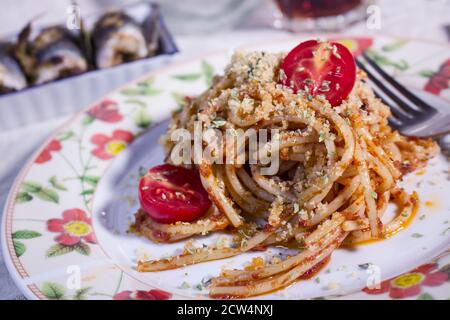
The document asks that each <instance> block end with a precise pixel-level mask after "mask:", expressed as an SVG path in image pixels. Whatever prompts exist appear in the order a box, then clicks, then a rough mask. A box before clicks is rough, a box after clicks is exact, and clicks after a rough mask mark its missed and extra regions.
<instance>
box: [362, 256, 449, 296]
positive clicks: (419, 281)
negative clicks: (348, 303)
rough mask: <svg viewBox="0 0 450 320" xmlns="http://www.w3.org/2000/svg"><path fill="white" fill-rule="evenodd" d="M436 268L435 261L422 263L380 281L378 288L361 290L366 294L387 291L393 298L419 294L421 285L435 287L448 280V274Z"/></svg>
mask: <svg viewBox="0 0 450 320" xmlns="http://www.w3.org/2000/svg"><path fill="white" fill-rule="evenodd" d="M436 268H437V264H436V263H429V264H424V265H423V266H420V267H418V268H417V269H414V270H411V271H410V272H407V273H404V274H402V275H400V276H398V277H395V278H392V279H390V280H385V281H383V282H381V285H380V288H378V289H369V288H364V289H363V291H364V292H366V293H368V294H383V293H387V292H389V296H390V297H391V298H393V299H401V298H407V297H414V296H417V295H419V294H420V292H421V291H422V286H428V287H435V286H439V285H441V284H443V283H444V282H446V281H447V280H448V274H447V273H445V272H441V271H434V270H435V269H436Z"/></svg>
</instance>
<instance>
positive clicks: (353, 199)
mask: <svg viewBox="0 0 450 320" xmlns="http://www.w3.org/2000/svg"><path fill="white" fill-rule="evenodd" d="M362 50H367V53H368V54H370V55H371V56H372V57H374V58H375V60H376V61H378V62H379V64H380V65H382V67H383V68H385V69H386V70H387V71H389V72H390V73H392V74H393V75H394V77H396V78H397V79H399V81H402V83H403V84H404V85H405V86H407V87H408V88H410V89H411V90H415V91H416V92H419V91H420V92H426V91H428V92H429V93H428V94H434V95H437V96H439V98H440V99H443V100H446V99H450V92H449V91H448V90H447V88H445V87H442V86H441V87H439V85H440V84H442V82H439V81H436V80H435V78H436V77H438V76H440V72H441V70H443V69H442V68H444V67H445V63H446V62H445V61H446V59H448V56H446V54H447V53H448V48H446V47H442V46H440V45H437V44H431V43H426V44H425V43H423V42H420V41H417V40H405V39H401V40H399V39H395V38H389V37H377V38H374V39H372V38H347V39H338V38H332V37H331V39H328V40H310V39H292V40H285V41H278V42H276V41H274V42H273V43H270V44H264V45H254V46H251V47H246V48H240V49H238V50H235V52H234V53H233V54H232V55H229V54H227V53H220V54H213V55H209V56H205V57H202V58H199V59H195V60H193V61H188V62H185V63H180V64H175V65H172V66H169V67H167V68H166V69H162V70H159V71H156V72H154V73H152V74H150V75H147V76H146V77H144V78H142V79H139V80H137V81H136V82H134V83H132V84H130V85H127V86H125V87H123V88H120V89H119V90H117V91H115V92H113V93H111V94H110V95H108V96H107V97H105V98H104V99H102V100H101V101H98V102H97V103H95V104H94V105H92V106H90V107H89V108H88V109H86V110H84V111H83V112H81V113H80V114H79V115H77V116H76V117H75V118H74V119H73V120H71V121H69V123H67V124H65V125H64V126H63V127H62V128H60V129H59V130H58V132H56V133H55V134H54V136H53V137H52V138H51V139H50V140H49V141H47V143H46V144H45V145H44V146H43V147H42V148H41V149H40V150H39V151H38V152H37V153H36V154H35V155H34V156H33V158H32V160H31V161H30V163H29V164H28V165H27V166H26V167H25V168H24V170H23V171H22V173H21V174H20V176H19V177H18V179H17V181H16V183H15V186H14V187H13V189H12V191H11V194H10V197H9V202H8V204H7V206H6V209H5V215H4V221H3V229H2V235H3V240H4V241H2V243H3V245H4V252H5V257H6V260H7V263H8V267H9V269H10V271H11V273H12V274H13V276H14V278H15V280H16V282H17V283H18V284H19V285H20V287H21V288H22V289H23V291H24V292H25V293H26V294H27V296H28V297H30V298H34V299H61V298H69V299H77V298H89V299H105V298H106V299H108V298H110V299H150V300H151V299H169V298H178V299H188V298H190V299H192V298H214V299H218V298H227V299H234V298H252V299H253V298H266V299H267V298H269V299H308V298H318V297H328V298H333V297H338V296H340V297H344V298H346V297H347V298H358V299H361V298H373V297H382V298H389V297H391V298H403V297H415V296H417V295H419V294H420V293H421V292H422V291H421V290H422V289H421V286H424V287H426V288H427V290H428V291H430V290H431V288H433V289H436V288H438V287H439V293H434V295H435V297H437V298H439V297H443V298H448V292H449V290H448V289H449V288H448V287H447V288H446V289H445V288H443V287H442V286H448V283H446V280H447V279H448V272H447V273H446V272H444V271H442V270H447V269H445V266H442V265H440V263H442V262H434V265H433V268H431V267H430V268H428V269H426V270H427V271H423V270H425V268H422V269H420V268H418V269H414V268H417V267H419V266H420V265H422V264H424V263H427V262H429V261H431V260H432V259H434V258H436V257H438V256H439V255H441V257H442V253H444V252H446V250H448V249H449V239H450V238H449V234H450V231H449V230H450V229H449V212H450V199H448V191H449V190H450V178H449V171H448V170H449V162H448V160H447V159H446V157H445V156H444V154H443V153H442V152H441V151H440V148H439V145H438V143H437V142H436V141H434V140H432V139H429V138H417V137H407V136H404V135H402V134H401V133H399V132H398V131H396V130H394V129H393V128H391V127H390V125H389V117H390V114H391V113H390V109H389V106H388V105H386V104H385V103H384V102H382V101H381V100H380V99H379V98H378V97H377V96H376V95H375V93H374V91H373V89H372V88H371V87H370V85H369V84H368V83H367V81H366V79H367V75H366V74H365V73H364V72H362V71H361V70H359V69H358V68H357V67H356V65H355V60H354V56H357V55H358V54H359V53H360V52H361V51H362ZM431 51H433V52H434V57H435V58H434V59H433V61H430V60H426V59H421V55H422V54H423V55H424V56H426V55H427V54H428V53H429V52H431ZM427 52H428V53H427ZM412 53H414V55H413V54H412ZM414 61H420V62H419V63H416V64H415V63H414ZM438 61H442V63H441V64H438ZM442 65H443V66H444V67H442ZM444 69H445V68H444ZM424 70H436V71H434V72H433V73H430V72H429V71H427V72H425V71H424ZM436 86H438V87H439V88H437V87H436ZM437 89H439V90H437ZM446 195H447V197H446ZM437 268H440V269H439V270H435V269H437ZM411 270H414V271H411ZM417 270H422V271H417ZM405 272H406V276H405ZM420 272H422V273H420ZM402 274H403V277H407V278H408V279H406V278H405V279H403V278H401V277H402ZM438 278H439V279H440V280H439V281H437V280H436V279H438ZM444 278H445V279H444ZM399 279H400V280H399ZM427 279H428V280H427ZM441 280H443V281H441ZM411 288H413V289H411ZM424 290H425V289H424ZM404 292H405V293H404ZM436 292H437V291H436ZM422 293H423V292H422Z"/></svg>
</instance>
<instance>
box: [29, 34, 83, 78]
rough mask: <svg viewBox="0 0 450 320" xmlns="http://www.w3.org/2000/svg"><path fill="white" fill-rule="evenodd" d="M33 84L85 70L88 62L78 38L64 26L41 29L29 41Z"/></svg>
mask: <svg viewBox="0 0 450 320" xmlns="http://www.w3.org/2000/svg"><path fill="white" fill-rule="evenodd" d="M31 56H32V57H33V59H34V70H33V76H34V78H35V81H34V82H35V84H41V83H45V82H49V81H52V80H56V79H61V78H65V77H69V76H73V75H76V74H80V73H83V72H85V71H86V70H87V69H88V62H87V60H86V57H85V54H84V53H83V50H82V49H81V45H80V40H79V39H78V38H77V37H76V36H75V35H74V34H72V33H71V32H70V31H69V30H67V29H65V28H64V27H60V26H54V27H49V28H46V29H44V30H42V31H41V32H40V33H39V35H38V36H37V37H36V38H35V39H34V40H33V42H32V43H31Z"/></svg>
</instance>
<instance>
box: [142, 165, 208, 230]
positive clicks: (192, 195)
mask: <svg viewBox="0 0 450 320" xmlns="http://www.w3.org/2000/svg"><path fill="white" fill-rule="evenodd" d="M139 201H140V203H141V207H142V209H143V210H144V211H145V212H146V213H147V214H148V215H149V216H150V217H151V218H152V219H153V220H155V221H157V222H160V223H174V222H177V221H182V222H190V221H193V220H196V219H198V218H200V217H201V216H203V215H204V214H205V213H206V212H207V211H208V209H209V208H210V207H211V201H210V200H209V198H208V193H207V192H206V190H205V189H204V188H203V185H202V183H201V180H200V176H199V174H198V172H197V171H195V170H193V169H186V168H184V167H177V166H173V165H170V164H163V165H159V166H156V167H153V168H151V169H150V170H149V171H148V172H147V173H146V174H145V176H143V177H142V178H141V180H140V182H139Z"/></svg>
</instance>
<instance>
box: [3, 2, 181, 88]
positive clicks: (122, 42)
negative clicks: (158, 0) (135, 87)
mask: <svg viewBox="0 0 450 320" xmlns="http://www.w3.org/2000/svg"><path fill="white" fill-rule="evenodd" d="M78 25H79V27H80V29H73V30H70V29H69V28H68V27H67V26H66V24H65V23H64V24H61V25H53V26H48V27H45V28H39V29H37V28H33V22H29V23H28V24H27V25H26V26H25V27H24V28H23V29H22V30H21V31H20V33H19V34H18V35H16V36H13V37H11V39H10V41H2V42H0V94H6V93H11V92H16V91H20V90H22V89H25V88H28V87H34V86H37V85H42V84H45V83H49V82H52V81H55V80H60V79H64V78H67V77H72V76H75V75H80V74H83V73H86V72H91V71H94V70H95V71H96V70H103V69H106V68H109V67H113V66H117V65H120V64H123V63H127V62H131V61H136V60H141V59H147V58H151V57H155V56H158V55H162V54H173V53H175V52H177V47H176V45H175V43H174V41H173V39H172V37H171V35H170V33H169V31H168V30H167V28H166V26H165V24H164V21H163V18H162V16H161V14H160V11H159V7H158V6H157V5H156V4H151V3H138V4H135V5H132V6H127V7H124V8H121V9H118V10H114V11H107V12H104V13H103V14H100V15H96V16H88V17H86V18H83V17H81V19H80V23H79V24H78Z"/></svg>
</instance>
